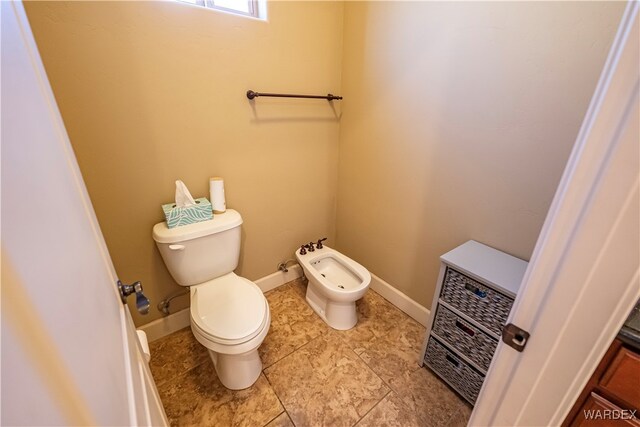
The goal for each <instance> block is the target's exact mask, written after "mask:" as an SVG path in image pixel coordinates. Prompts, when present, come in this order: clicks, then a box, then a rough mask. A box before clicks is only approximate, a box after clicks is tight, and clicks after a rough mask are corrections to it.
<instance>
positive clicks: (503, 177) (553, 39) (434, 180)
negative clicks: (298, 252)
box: [26, 1, 624, 324]
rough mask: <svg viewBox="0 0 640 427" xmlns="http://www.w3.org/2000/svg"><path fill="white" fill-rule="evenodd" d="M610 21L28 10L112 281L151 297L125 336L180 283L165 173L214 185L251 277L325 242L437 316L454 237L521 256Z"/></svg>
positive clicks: (294, 5)
mask: <svg viewBox="0 0 640 427" xmlns="http://www.w3.org/2000/svg"><path fill="white" fill-rule="evenodd" d="M623 7H624V5H623V4H622V3H591V2H588V3H580V2H575V3H573V2H571V3H551V2H543V3H520V2H495V3H489V2H487V3H479V2H478V3H457V2H453V3H448V2H347V3H345V4H343V3H342V2H333V1H329V2H307V1H303V2H295V1H294V2H280V1H272V2H270V3H269V7H268V12H269V16H268V18H269V22H268V23H267V22H262V21H257V20H250V19H246V18H242V17H237V16H234V15H229V14H224V13H219V12H215V11H209V10H203V9H200V8H196V7H192V6H188V5H184V4H181V3H179V2H154V3H151V2H116V3H110V2H86V3H85V2H59V3H44V2H43V3H28V4H27V5H26V8H27V13H28V16H29V19H30V22H31V24H32V27H33V30H34V33H35V36H36V40H37V42H38V46H39V48H40V51H41V55H42V58H43V61H44V64H45V67H46V69H47V73H48V75H49V78H50V80H51V84H52V86H53V89H54V92H55V95H56V99H57V101H58V104H59V106H60V110H61V112H62V115H63V118H64V121H65V124H66V126H67V131H68V132H69V135H70V138H71V141H72V144H73V146H74V149H75V151H76V155H77V157H78V160H79V163H80V167H81V170H82V173H83V176H84V179H85V182H86V184H87V187H88V189H89V193H90V195H91V199H92V202H93V204H94V207H95V209H96V212H97V215H98V219H99V221H100V226H101V228H102V230H103V233H104V235H105V238H106V240H107V244H108V247H109V250H110V252H111V256H112V258H113V260H114V263H115V266H116V269H117V271H118V274H119V276H120V277H121V279H123V280H124V281H127V282H131V281H134V280H138V279H140V280H143V282H144V285H145V287H146V289H147V291H148V294H149V295H150V297H151V298H152V299H153V302H154V308H153V310H152V313H151V315H149V316H147V317H145V318H141V317H137V316H136V322H137V323H138V324H142V323H146V322H148V321H151V320H153V319H155V318H158V317H159V316H160V313H159V312H158V311H157V310H155V303H157V302H158V301H159V300H160V299H162V298H164V297H165V296H167V295H168V294H169V293H171V292H173V291H175V290H177V289H179V288H178V286H177V285H176V284H175V283H174V282H173V280H172V279H171V277H170V276H169V274H168V272H167V270H166V269H165V267H164V264H163V263H162V260H161V258H160V256H159V254H158V252H157V250H156V248H155V245H154V243H153V241H152V239H151V227H152V226H153V224H154V223H156V222H159V221H162V220H163V216H162V213H161V209H160V204H162V203H165V202H169V201H170V200H171V199H172V197H173V192H174V184H173V182H174V180H175V179H178V178H180V179H183V180H184V181H185V183H186V184H187V185H188V186H189V188H190V189H191V191H192V193H193V194H194V196H205V195H207V193H208V191H207V185H208V177H209V176H211V175H221V176H223V177H224V178H225V186H226V190H227V202H228V206H229V207H232V208H235V209H238V210H239V211H240V212H241V213H242V215H243V217H244V219H245V223H244V225H243V249H242V254H241V264H240V269H239V273H240V274H242V275H244V276H246V277H248V278H250V279H257V278H259V277H262V276H264V275H267V274H269V273H271V272H273V271H275V268H276V264H277V263H278V262H279V261H281V260H284V259H286V258H290V257H292V255H293V251H294V249H295V247H296V245H298V244H299V243H301V242H303V241H308V240H310V239H312V238H317V237H321V236H328V237H329V238H330V241H329V244H334V245H337V247H338V248H339V249H341V250H342V251H344V252H345V253H346V254H347V255H349V256H351V257H353V258H354V259H356V260H358V261H359V262H361V263H362V264H363V265H365V266H366V267H368V268H369V269H370V270H371V271H372V272H374V273H375V274H377V275H379V276H381V277H382V278H383V279H385V280H386V281H388V282H390V283H391V284H393V285H395V286H397V287H398V288H399V289H400V290H401V291H403V292H405V293H406V294H408V295H409V296H410V297H411V298H413V299H415V300H416V301H418V302H419V303H421V304H424V305H426V306H429V305H430V303H431V297H432V294H433V290H434V285H435V280H436V275H437V269H438V257H439V256H440V255H441V254H442V253H444V252H446V251H447V250H449V249H451V248H453V247H455V246H456V245H458V244H460V243H462V242H464V241H466V240H467V239H476V240H479V241H481V242H484V243H487V244H489V245H491V246H494V247H496V248H498V249H501V250H504V251H506V252H509V253H511V254H513V255H516V256H519V257H521V258H525V259H527V258H529V256H530V254H531V251H532V249H533V246H534V244H535V240H536V237H537V235H538V233H539V230H540V227H541V225H542V222H543V220H544V216H545V214H546V211H547V209H548V206H549V204H550V201H551V198H552V196H553V193H554V190H555V187H556V185H557V183H558V180H559V177H560V174H561V172H562V169H563V166H564V163H565V161H566V159H567V157H568V154H569V151H570V149H571V145H572V144H573V141H574V139H575V136H576V134H577V131H578V128H579V126H580V123H581V120H582V117H583V115H584V112H585V110H586V107H587V104H588V102H589V99H590V96H591V93H592V91H593V89H594V87H595V83H596V80H597V77H598V74H599V72H600V69H601V68H602V65H603V62H604V59H605V56H606V53H607V50H608V47H609V44H610V42H611V39H612V37H613V34H614V31H615V28H616V25H617V21H618V19H619V17H620V15H621V12H622V9H623ZM343 20H344V22H343ZM343 24H344V25H343ZM343 32H344V41H343ZM247 89H254V90H260V91H282V92H307V93H315V92H317V93H327V92H333V93H341V94H343V95H345V100H344V101H343V102H335V103H334V107H333V108H332V107H331V106H329V105H328V103H327V102H325V101H309V100H274V99H268V98H263V99H258V100H256V101H255V102H254V103H253V104H252V103H250V102H248V101H247V99H246V98H245V97H244V92H245V91H246V90H247ZM338 141H339V145H338ZM336 205H337V212H336ZM187 304H188V301H187V299H186V298H184V297H182V298H180V299H178V300H176V301H175V303H174V304H173V306H172V310H173V311H175V310H178V309H180V308H183V307H186V306H187Z"/></svg>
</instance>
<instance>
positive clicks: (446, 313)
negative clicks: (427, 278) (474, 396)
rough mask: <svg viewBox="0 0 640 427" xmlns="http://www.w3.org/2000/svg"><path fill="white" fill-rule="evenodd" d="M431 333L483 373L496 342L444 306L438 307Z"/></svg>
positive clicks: (487, 367)
mask: <svg viewBox="0 0 640 427" xmlns="http://www.w3.org/2000/svg"><path fill="white" fill-rule="evenodd" d="M432 330H433V332H434V333H435V334H436V335H438V336H439V337H440V338H442V339H443V340H444V341H446V342H447V343H448V344H449V345H451V346H452V347H454V348H455V349H456V350H458V351H459V352H460V353H462V354H463V355H464V356H466V357H467V358H469V360H471V361H472V362H473V363H475V364H476V365H477V367H479V368H480V369H482V370H484V371H485V372H486V371H487V369H489V365H490V364H491V359H492V358H493V352H494V351H495V350H496V346H497V345H498V341H497V340H496V339H495V338H493V337H491V336H489V335H487V334H486V333H485V332H483V331H481V330H480V329H478V328H477V327H475V326H473V325H472V324H471V323H469V322H467V321H465V320H464V319H462V318H461V317H459V316H458V315H456V314H455V313H454V312H453V311H451V310H449V309H448V308H446V307H445V306H444V305H442V304H440V305H438V311H437V313H436V318H435V320H434V323H433V329H432Z"/></svg>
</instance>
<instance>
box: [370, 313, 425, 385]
mask: <svg viewBox="0 0 640 427" xmlns="http://www.w3.org/2000/svg"><path fill="white" fill-rule="evenodd" d="M425 331H426V330H425V328H424V327H423V326H422V325H420V324H419V323H418V322H416V321H415V320H413V319H411V318H409V317H407V318H406V319H404V320H403V321H402V322H401V323H400V324H397V325H396V327H395V328H394V329H392V330H390V331H389V332H388V333H387V334H386V335H384V336H381V337H375V338H373V339H371V340H370V341H369V342H367V343H366V346H365V347H364V348H360V349H359V355H360V357H361V358H362V360H364V362H365V363H366V364H367V365H369V367H370V368H371V369H372V370H373V372H375V373H376V374H377V375H378V376H379V377H380V378H382V380H383V381H385V382H386V383H387V384H389V382H390V381H391V379H393V378H397V377H399V376H403V375H406V374H410V373H411V372H413V371H416V370H418V369H420V365H419V364H418V359H419V358H420V357H419V355H420V350H421V348H422V341H423V339H424V334H425Z"/></svg>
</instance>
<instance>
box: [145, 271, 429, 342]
mask: <svg viewBox="0 0 640 427" xmlns="http://www.w3.org/2000/svg"><path fill="white" fill-rule="evenodd" d="M298 277H302V267H300V265H298V264H296V265H293V266H291V267H289V271H288V272H287V273H284V272H282V271H276V272H275V273H272V274H270V275H268V276H265V277H263V278H261V279H258V280H255V281H254V283H255V284H256V285H258V287H259V288H260V289H261V290H262V292H267V291H270V290H272V289H275V288H277V287H278V286H282V285H284V284H285V283H288V282H290V281H292V280H295V279H297V278H298ZM371 289H373V290H374V291H376V292H377V293H379V294H380V295H381V296H382V297H383V298H384V299H386V300H387V301H389V302H390V303H391V304H393V305H395V306H396V307H398V308H399V309H400V310H402V311H404V312H405V313H407V315H409V316H410V317H411V318H413V319H414V320H415V321H416V322H418V323H420V324H421V325H423V326H427V320H428V319H429V310H427V309H426V308H425V307H423V306H421V305H420V304H418V303H417V302H415V301H414V300H412V299H411V298H409V297H408V296H406V295H405V294H403V293H402V292H400V291H399V290H397V289H396V288H394V287H393V286H391V285H390V284H388V283H387V282H385V281H384V280H382V279H381V278H379V277H378V276H376V275H375V274H373V273H372V274H371ZM190 321H191V319H190V312H189V309H188V308H185V309H184V310H180V311H178V312H175V313H173V314H170V315H168V316H166V317H163V318H161V319H158V320H154V321H153V322H150V323H147V324H146V325H143V326H140V327H139V328H138V329H139V330H141V331H144V332H145V333H146V334H147V339H148V341H149V342H152V341H155V340H157V339H160V338H162V337H165V336H167V335H169V334H172V333H174V332H176V331H179V330H180V329H183V328H186V327H187V326H189V324H190Z"/></svg>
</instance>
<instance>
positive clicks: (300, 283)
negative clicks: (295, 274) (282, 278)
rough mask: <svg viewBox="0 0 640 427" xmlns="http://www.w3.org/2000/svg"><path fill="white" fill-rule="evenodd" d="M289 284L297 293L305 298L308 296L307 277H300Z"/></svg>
mask: <svg viewBox="0 0 640 427" xmlns="http://www.w3.org/2000/svg"><path fill="white" fill-rule="evenodd" d="M289 284H290V286H291V289H293V290H294V292H295V293H296V295H298V296H299V297H300V298H302V299H303V300H305V298H306V296H307V279H306V278H305V277H300V278H299V279H296V280H294V281H292V282H289ZM305 301H306V300H305Z"/></svg>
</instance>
